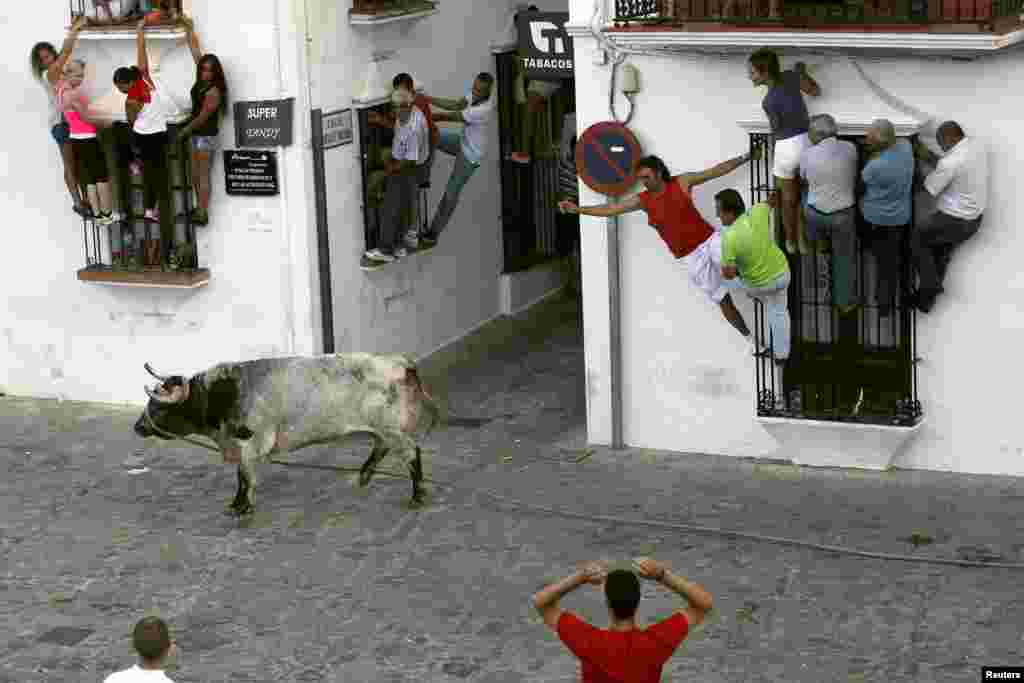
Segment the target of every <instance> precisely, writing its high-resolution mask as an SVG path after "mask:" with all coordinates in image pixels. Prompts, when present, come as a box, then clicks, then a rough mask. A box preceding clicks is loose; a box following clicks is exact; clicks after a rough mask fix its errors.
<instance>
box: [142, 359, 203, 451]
mask: <svg viewBox="0 0 1024 683" xmlns="http://www.w3.org/2000/svg"><path fill="white" fill-rule="evenodd" d="M145 368H146V372H148V373H149V374H151V375H152V376H153V377H155V378H156V379H158V380H160V383H159V384H157V385H156V386H155V387H153V388H152V389H150V388H149V387H145V391H146V395H147V396H149V404H148V405H147V406H146V410H145V411H143V413H142V415H141V416H139V419H138V421H137V422H136V423H135V433H136V434H138V435H139V436H141V437H143V438H146V437H150V436H159V437H160V438H161V439H171V438H173V437H171V436H168V433H169V434H173V435H174V436H186V435H188V434H193V433H195V432H196V426H195V425H194V424H193V420H192V419H191V417H190V411H189V406H188V399H189V382H188V380H187V379H185V378H184V377H182V376H181V375H171V376H164V375H160V374H157V372H156V371H155V370H153V368H152V367H151V366H150V364H149V363H146V364H145ZM147 413H148V417H147ZM150 419H152V423H150ZM154 424H155V425H156V427H158V428H159V431H157V429H154V428H153V425H154Z"/></svg>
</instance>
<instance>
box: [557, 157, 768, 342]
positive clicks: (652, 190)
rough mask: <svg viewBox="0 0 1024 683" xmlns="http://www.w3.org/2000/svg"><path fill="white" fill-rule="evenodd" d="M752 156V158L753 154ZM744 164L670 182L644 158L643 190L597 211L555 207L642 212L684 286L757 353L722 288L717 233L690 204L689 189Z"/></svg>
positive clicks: (726, 164) (656, 163) (640, 166)
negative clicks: (681, 264) (683, 276)
mask: <svg viewBox="0 0 1024 683" xmlns="http://www.w3.org/2000/svg"><path fill="white" fill-rule="evenodd" d="M759 153H760V152H759V150H755V155H756V154H759ZM748 161H750V154H744V155H743V156H738V157H735V158H733V159H729V160H728V161H723V162H722V163H720V164H718V165H716V166H712V167H711V168H709V169H706V170H704V171H701V172H699V173H683V174H680V175H677V176H673V175H672V174H670V173H669V171H668V167H667V166H665V162H664V161H662V160H661V159H659V158H658V157H656V156H646V157H643V158H642V159H640V160H639V161H638V162H637V178H638V179H639V180H640V182H641V183H643V185H644V187H645V188H646V190H645V191H644V192H641V193H640V194H637V195H632V196H630V197H626V198H625V199H623V200H621V201H618V202H611V203H608V204H604V205H602V206H586V207H582V206H576V205H575V204H574V203H572V202H570V201H562V202H559V203H558V207H559V209H561V210H562V211H567V212H569V213H578V214H584V215H587V216H602V217H610V216H620V215H622V214H624V213H629V212H631V211H639V210H641V209H642V210H643V211H645V212H647V221H648V223H649V224H650V225H651V227H652V228H654V229H655V230H657V231H658V234H659V235H660V236H661V239H662V240H664V242H665V244H666V245H668V248H669V250H670V251H671V252H672V255H673V256H675V257H676V258H677V259H680V258H683V257H684V256H685V257H687V270H688V271H689V277H690V283H691V284H692V285H693V286H694V287H696V288H697V289H699V290H701V291H702V292H704V293H705V294H706V295H707V297H708V298H709V299H711V301H712V302H714V303H716V304H718V307H719V309H720V310H721V311H722V315H723V316H724V317H725V319H726V320H727V321H729V324H730V325H732V326H733V327H734V328H736V330H737V331H739V333H740V334H742V335H743V337H744V338H745V339H746V340H747V343H748V344H749V345H750V348H751V350H753V351H754V352H755V353H758V352H762V351H763V349H758V348H757V347H756V344H755V342H754V337H753V336H752V335H751V334H750V328H748V327H747V324H746V323H745V322H744V321H743V316H742V315H740V312H739V311H738V310H736V306H735V304H733V302H732V297H731V296H730V295H729V292H728V291H727V290H726V288H725V285H724V283H723V282H722V272H721V270H722V244H721V241H720V236H721V233H719V232H718V231H716V230H715V229H714V228H712V227H711V226H710V225H709V224H708V222H707V221H706V220H704V217H703V216H701V215H700V212H699V211H697V207H696V206H695V205H694V203H693V196H692V192H693V188H695V187H697V186H698V185H700V184H702V183H706V182H707V181H709V180H714V179H716V178H721V177H722V176H725V175H728V174H729V173H732V172H733V171H735V170H736V169H737V168H739V167H740V166H742V165H743V164H745V163H746V162H748Z"/></svg>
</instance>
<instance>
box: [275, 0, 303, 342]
mask: <svg viewBox="0 0 1024 683" xmlns="http://www.w3.org/2000/svg"><path fill="white" fill-rule="evenodd" d="M283 21H284V20H283V19H282V17H281V0H274V78H275V80H276V81H277V82H276V84H275V85H276V88H275V93H276V95H275V96H276V97H277V99H283V98H284V74H283V73H282V70H283V69H284V64H283V63H282V62H283V60H282V57H281V26H282V24H283ZM296 108H298V107H296ZM295 120H300V121H301V120H302V117H301V116H296V117H295ZM292 125H295V123H294V121H293V123H292ZM276 149H277V151H278V153H279V155H280V164H279V166H278V173H279V176H280V180H279V182H280V184H281V195H280V197H281V198H280V206H281V235H282V238H283V239H284V245H283V246H284V251H285V254H287V257H286V258H285V261H286V263H287V267H286V269H285V271H286V273H285V282H286V283H287V284H286V289H287V296H288V305H287V307H286V309H285V310H287V311H289V312H290V315H289V316H288V317H289V321H288V322H289V323H290V324H289V326H288V353H289V355H295V354H296V352H297V348H298V342H297V340H296V330H295V327H296V325H297V320H296V317H297V313H298V311H296V309H295V281H294V278H295V267H294V263H293V261H292V258H293V256H294V254H293V252H292V244H291V234H290V233H289V231H288V230H287V229H286V227H285V226H287V225H288V224H289V222H290V221H288V217H289V204H290V202H289V201H288V195H289V191H288V185H289V182H288V179H289V174H288V173H286V172H285V173H282V172H281V171H282V170H284V169H282V168H281V167H282V166H285V164H284V163H283V162H284V154H285V149H284V148H283V147H277V148H276Z"/></svg>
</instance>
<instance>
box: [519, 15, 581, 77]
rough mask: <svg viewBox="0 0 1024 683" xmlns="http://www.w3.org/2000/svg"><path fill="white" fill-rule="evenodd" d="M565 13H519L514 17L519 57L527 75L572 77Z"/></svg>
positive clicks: (571, 55) (570, 50) (569, 41)
mask: <svg viewBox="0 0 1024 683" xmlns="http://www.w3.org/2000/svg"><path fill="white" fill-rule="evenodd" d="M568 21H569V13H568V12H520V13H519V15H518V16H517V17H516V29H517V31H518V33H519V56H520V57H522V58H523V60H524V61H525V66H526V77H527V78H536V79H541V80H543V79H547V80H556V79H562V78H572V77H573V70H572V63H573V45H572V37H570V36H569V33H568V32H567V31H566V30H565V25H566V23H568Z"/></svg>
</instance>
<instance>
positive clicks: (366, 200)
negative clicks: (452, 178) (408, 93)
mask: <svg viewBox="0 0 1024 683" xmlns="http://www.w3.org/2000/svg"><path fill="white" fill-rule="evenodd" d="M393 111H394V109H393V107H392V105H391V104H390V103H389V102H384V103H382V104H377V105H374V106H372V107H366V108H364V109H358V110H356V112H357V114H356V116H357V119H358V125H359V158H360V160H361V163H360V169H361V171H362V178H363V192H362V195H363V196H362V203H363V234H364V240H365V245H366V246H365V250H366V251H369V250H371V249H375V248H377V247H379V246H380V229H381V221H382V220H383V218H384V200H385V196H386V192H387V173H386V172H385V170H384V164H385V162H386V161H387V159H389V158H390V155H391V143H392V142H393V141H394V139H395V131H394V129H393V128H384V127H382V126H376V125H373V124H371V123H370V113H371V112H375V113H377V114H380V115H382V116H390V115H391V114H392V113H393ZM434 154H435V155H437V154H440V151H439V150H435V151H434ZM430 187H431V184H430V180H429V179H427V180H425V181H423V182H420V183H419V185H418V190H417V192H416V198H415V199H414V201H413V204H412V206H409V207H407V208H406V209H404V210H403V211H402V218H401V225H400V226H399V234H405V232H406V231H407V230H409V229H410V228H411V227H412V226H414V225H415V226H417V227H418V228H419V234H421V235H422V234H423V233H424V232H426V230H427V228H428V227H429V221H430V218H431V217H430V215H429V210H430V207H429V202H428V199H429V195H430Z"/></svg>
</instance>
